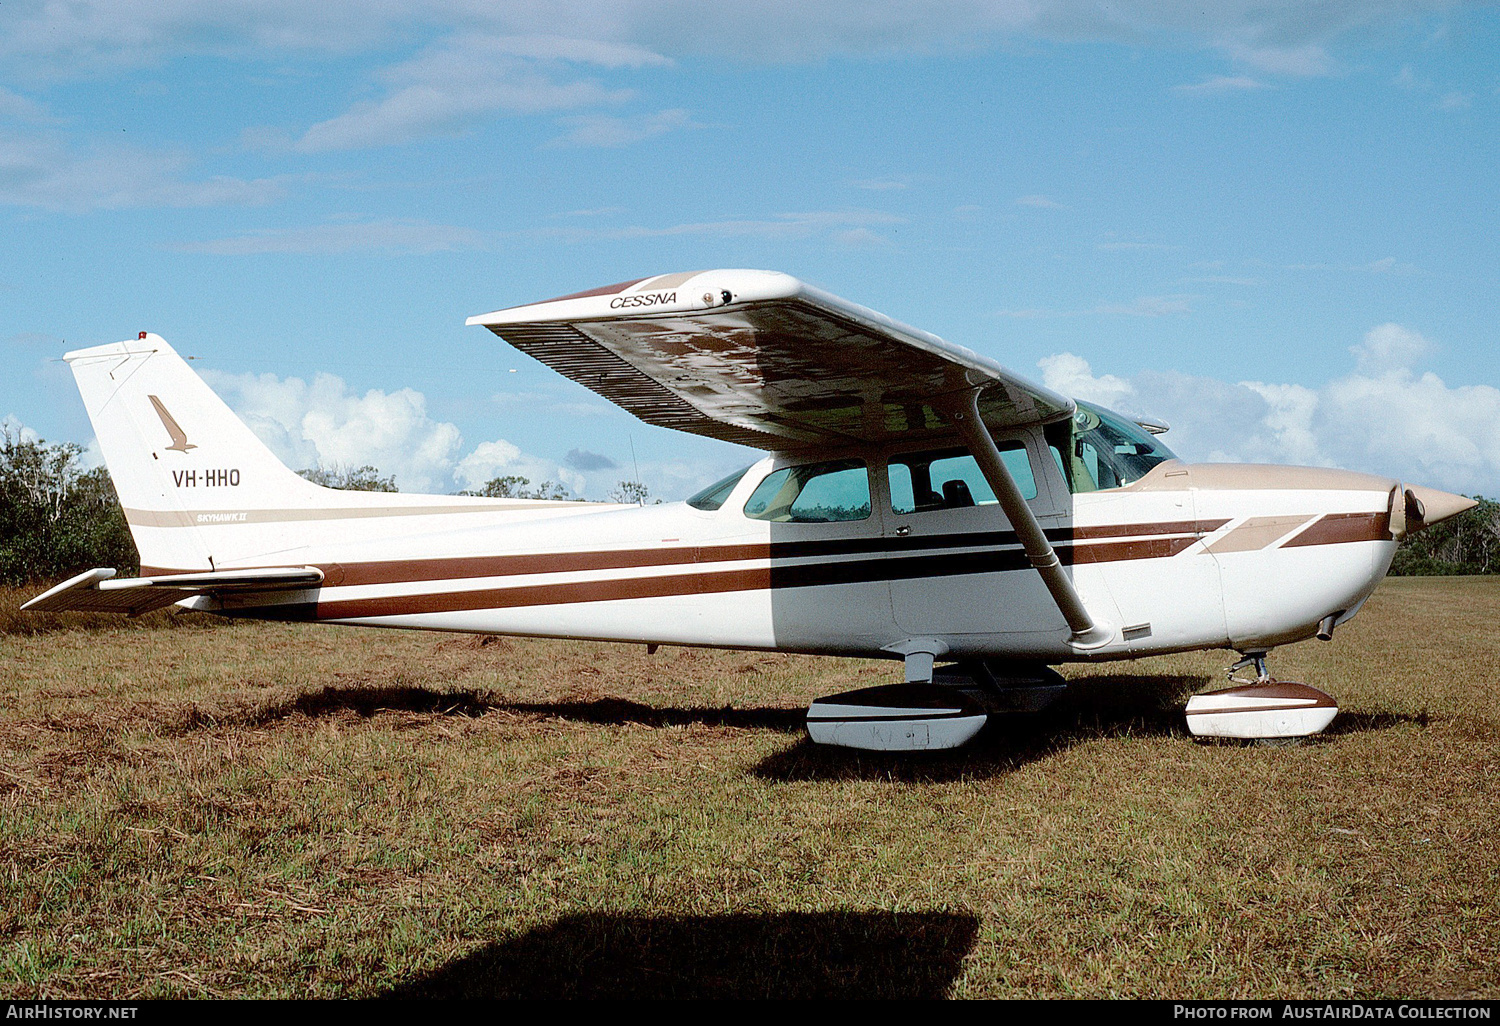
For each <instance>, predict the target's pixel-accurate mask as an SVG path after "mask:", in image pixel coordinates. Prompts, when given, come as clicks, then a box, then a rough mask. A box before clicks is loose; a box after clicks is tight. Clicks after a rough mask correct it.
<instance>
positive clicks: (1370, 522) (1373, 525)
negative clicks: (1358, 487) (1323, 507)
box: [1282, 510, 1392, 549]
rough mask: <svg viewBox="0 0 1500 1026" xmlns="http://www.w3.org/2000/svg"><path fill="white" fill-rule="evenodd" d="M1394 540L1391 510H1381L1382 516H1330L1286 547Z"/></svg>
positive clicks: (1288, 543)
mask: <svg viewBox="0 0 1500 1026" xmlns="http://www.w3.org/2000/svg"><path fill="white" fill-rule="evenodd" d="M1391 539H1392V535H1391V513H1390V510H1381V511H1380V512H1379V513H1329V514H1327V515H1326V516H1324V517H1323V518H1322V519H1321V520H1319V521H1318V522H1317V523H1315V524H1313V525H1312V526H1311V527H1309V528H1308V529H1307V530H1305V531H1303V532H1302V533H1301V534H1299V535H1297V537H1295V538H1293V539H1292V540H1291V541H1289V542H1287V543H1286V544H1285V545H1283V546H1282V548H1284V549H1291V548H1297V547H1299V546H1302V545H1337V544H1339V543H1340V542H1362V541H1390V540H1391Z"/></svg>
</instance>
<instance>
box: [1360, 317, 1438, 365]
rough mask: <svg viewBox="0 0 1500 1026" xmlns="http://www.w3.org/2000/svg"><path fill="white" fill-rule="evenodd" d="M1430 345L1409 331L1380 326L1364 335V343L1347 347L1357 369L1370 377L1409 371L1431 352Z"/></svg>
mask: <svg viewBox="0 0 1500 1026" xmlns="http://www.w3.org/2000/svg"><path fill="white" fill-rule="evenodd" d="M1432 348H1433V346H1432V343H1431V342H1429V341H1428V340H1427V339H1425V338H1423V337H1422V336H1421V335H1420V334H1419V333H1417V332H1415V331H1412V330H1411V329H1410V328H1403V327H1402V326H1401V325H1399V324H1381V325H1378V326H1376V327H1374V328H1371V329H1370V330H1369V331H1368V332H1366V333H1365V337H1364V341H1362V342H1360V343H1358V344H1357V345H1352V346H1350V347H1349V352H1351V353H1353V354H1354V358H1355V359H1356V360H1357V361H1358V363H1359V369H1360V370H1361V371H1364V372H1366V373H1369V374H1383V373H1385V372H1387V371H1393V370H1403V369H1409V368H1411V367H1412V365H1413V364H1415V363H1416V362H1417V361H1418V360H1420V359H1421V358H1422V357H1424V356H1426V355H1427V354H1428V353H1430V352H1432Z"/></svg>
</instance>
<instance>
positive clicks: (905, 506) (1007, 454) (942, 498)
mask: <svg viewBox="0 0 1500 1026" xmlns="http://www.w3.org/2000/svg"><path fill="white" fill-rule="evenodd" d="M998 444H999V449H1000V458H1001V459H1002V460H1003V461H1004V462H1005V467H1006V469H1007V470H1009V471H1010V476H1011V477H1012V478H1013V479H1014V480H1015V482H1016V487H1017V488H1019V489H1020V490H1021V497H1022V498H1023V499H1028V500H1029V499H1034V498H1036V478H1035V477H1034V476H1033V475H1032V473H1031V461H1030V459H1028V458H1027V454H1026V445H1025V443H1024V442H1000V443H998ZM887 476H888V478H889V480H890V483H891V511H892V512H894V513H898V514H906V513H930V512H932V511H934V510H940V509H961V508H964V507H967V506H988V505H992V504H993V503H994V502H995V501H996V500H995V493H994V491H992V490H991V489H990V485H989V482H988V481H986V480H985V478H984V472H983V471H981V470H980V469H979V464H978V463H977V462H976V461H975V459H974V457H973V456H972V455H971V454H970V453H969V451H968V450H967V449H937V450H933V451H930V452H909V453H902V454H901V455H899V456H892V457H891V460H890V463H889V464H888V465H887Z"/></svg>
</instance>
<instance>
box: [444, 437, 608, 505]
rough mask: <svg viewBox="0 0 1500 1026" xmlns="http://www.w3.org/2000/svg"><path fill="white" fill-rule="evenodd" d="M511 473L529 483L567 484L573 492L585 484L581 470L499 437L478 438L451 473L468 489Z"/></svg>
mask: <svg viewBox="0 0 1500 1026" xmlns="http://www.w3.org/2000/svg"><path fill="white" fill-rule="evenodd" d="M511 475H516V476H519V477H524V478H526V479H527V480H528V481H530V482H531V484H532V486H533V487H535V486H537V485H541V484H542V483H544V482H546V481H558V482H561V483H562V484H564V485H567V487H568V489H569V491H571V492H572V493H573V494H574V495H582V494H583V493H584V490H585V489H586V488H587V486H588V481H587V479H586V478H585V477H584V476H583V475H582V474H580V473H577V472H576V471H574V470H570V469H569V468H567V467H563V466H561V465H559V464H558V463H556V462H554V461H552V460H544V459H540V458H538V457H535V456H528V455H526V454H525V453H523V452H522V451H521V450H520V449H519V448H517V447H516V446H515V445H514V444H513V443H511V442H507V441H506V440H505V439H503V438H497V439H496V440H494V441H493V442H480V443H479V444H478V445H477V446H475V448H474V451H473V452H471V453H469V454H468V455H467V456H465V457H464V458H463V459H461V460H459V461H458V465H457V466H456V467H454V469H453V476H454V477H455V478H456V479H457V480H458V481H459V482H461V483H462V484H463V486H464V487H465V488H468V489H478V488H481V487H483V486H484V484H485V483H486V482H488V481H489V480H490V479H492V478H496V477H508V476H511Z"/></svg>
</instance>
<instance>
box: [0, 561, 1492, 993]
mask: <svg viewBox="0 0 1500 1026" xmlns="http://www.w3.org/2000/svg"><path fill="white" fill-rule="evenodd" d="M7 601H8V602H9V605H8V606H7V604H6V602H4V601H0V625H3V624H4V623H8V622H10V621H8V620H6V619H5V617H6V615H8V614H6V613H5V612H4V610H5V609H7V608H9V609H13V608H14V604H15V602H14V596H12V597H11V599H10V600H7ZM208 622H216V621H211V620H204V619H203V618H196V622H195V623H194V624H192V625H190V626H192V627H196V626H197V623H208ZM1497 622H1500V580H1496V579H1457V580H1454V579H1430V578H1407V579H1399V580H1390V581H1388V582H1386V583H1385V584H1384V585H1382V587H1381V589H1380V590H1379V592H1377V594H1376V595H1375V597H1374V598H1373V599H1372V600H1371V601H1370V603H1369V605H1368V607H1367V608H1366V609H1365V611H1364V612H1362V613H1361V614H1360V616H1359V617H1358V618H1357V619H1356V620H1355V621H1354V622H1352V623H1351V624H1349V625H1347V626H1345V627H1343V628H1340V630H1339V632H1338V636H1337V639H1336V641H1335V642H1334V643H1333V644H1331V645H1322V644H1318V643H1307V644H1303V645H1298V646H1294V647H1292V648H1289V649H1283V650H1279V651H1277V652H1276V653H1275V654H1274V655H1273V662H1272V666H1273V669H1274V670H1275V671H1276V672H1277V674H1278V676H1281V677H1284V678H1288V679H1297V680H1304V681H1306V682H1308V683H1311V684H1314V685H1316V686H1319V687H1323V688H1324V689H1325V690H1328V691H1329V692H1330V693H1332V694H1334V695H1335V696H1336V697H1337V698H1338V699H1339V701H1340V705H1341V706H1342V707H1343V712H1342V713H1341V714H1340V717H1339V719H1338V720H1337V721H1335V724H1334V726H1333V728H1332V729H1331V731H1330V733H1328V734H1327V735H1325V736H1324V737H1322V738H1319V739H1316V740H1313V741H1311V742H1309V743H1306V744H1302V745H1300V746H1295V747H1258V746H1244V745H1238V744H1226V743H1221V744H1203V743H1198V742H1194V741H1193V740H1191V739H1190V738H1188V737H1187V736H1186V734H1185V731H1184V728H1183V726H1182V719H1181V713H1180V708H1181V703H1182V702H1183V701H1184V700H1185V698H1186V696H1187V695H1188V694H1191V693H1192V692H1194V691H1200V690H1207V689H1210V688H1213V687H1217V686H1219V682H1220V678H1221V676H1222V669H1223V667H1224V666H1225V665H1226V664H1227V662H1228V661H1229V655H1228V653H1205V654H1197V655H1191V656H1173V657H1166V658H1160V659H1152V660H1142V661H1139V662H1135V663H1118V664H1109V665H1101V666H1097V667H1069V668H1066V670H1065V673H1066V675H1067V676H1068V677H1069V678H1070V680H1072V681H1073V682H1074V683H1075V684H1076V685H1077V686H1076V687H1074V688H1073V689H1071V693H1070V695H1069V697H1068V698H1067V699H1065V700H1064V701H1063V702H1062V703H1060V704H1059V705H1058V706H1056V707H1054V708H1053V709H1052V710H1050V711H1049V712H1048V713H1046V714H1043V715H1041V716H1033V717H1017V718H1015V719H1014V720H1012V721H1009V722H1005V723H998V724H995V725H992V727H991V728H989V729H987V731H986V732H985V733H984V734H982V735H981V736H980V738H979V739H977V741H976V742H975V743H974V744H973V745H971V746H970V747H968V748H966V749H964V750H961V751H959V752H957V753H952V754H931V755H923V756H915V757H913V756H907V757H877V756H871V755H868V754H863V755H862V754H858V753H852V752H847V751H838V750H824V749H816V748H813V747H812V746H811V745H809V744H808V743H807V741H806V740H805V738H804V735H803V733H802V730H801V712H802V710H803V709H804V708H805V706H806V703H807V702H808V701H809V700H810V699H811V698H813V697H816V696H818V695H821V694H827V693H830V692H833V691H837V690H843V689H847V688H849V687H853V686H861V685H864V684H869V683H876V682H879V681H883V680H887V679H891V678H892V676H893V674H894V672H895V670H896V667H895V664H893V663H867V662H858V661H851V660H834V659H814V658H802V657H791V656H779V655H764V654H754V653H721V652H707V651H695V650H686V649H663V650H661V651H660V652H658V653H657V654H656V655H655V656H649V657H648V656H647V655H646V654H645V652H644V650H643V649H642V648H641V647H639V646H634V647H632V646H610V645H594V644H573V643H562V642H547V641H523V640H495V639H491V640H490V642H489V643H487V644H486V643H482V642H481V640H480V639H473V638H466V637H457V636H444V635H433V634H420V633H409V632H377V631H359V630H355V629H348V628H336V627H316V626H305V625H279V624H257V623H231V624H227V625H224V626H219V627H217V628H215V629H213V630H204V629H187V628H179V629H140V628H139V626H120V627H113V628H109V627H105V628H101V627H99V626H98V625H97V622H95V621H86V622H72V621H69V620H67V619H66V618H62V619H59V620H57V621H55V622H50V623H49V624H48V629H47V630H46V631H44V632H42V633H35V634H15V633H8V634H5V635H3V636H0V646H3V652H0V993H3V994H4V995H5V996H7V997H16V998H31V997H40V996H52V997H89V998H104V997H111V998H125V997H172V996H237V997H238V996H256V997H263V996H330V997H331V996H356V997H358V996H370V995H381V994H396V995H403V996H417V995H432V994H439V995H441V994H453V995H458V994H467V995H491V994H497V995H531V994H544V995H552V994H556V995H570V994H592V995H612V994H639V995H649V994H674V995H723V996H734V995H753V994H787V995H796V994H842V995H848V994H860V995H862V994H883V995H935V994H951V995H953V996H958V997H1006V996H1025V997H1032V996H1039V997H1050V996H1073V995H1076V996H1089V997H1108V996H1140V997H1198V998H1209V997H1310V998H1337V997H1352V996H1358V997H1375V996H1404V997H1448V996H1483V997H1491V998H1493V997H1495V996H1497V994H1500V969H1497V967H1496V966H1497V952H1500V828H1497V826H1496V822H1495V809H1496V799H1497V796H1500V742H1497V738H1500V730H1497V726H1500V713H1497V712H1496V710H1495V705H1494V702H1495V692H1496V689H1495V674H1496V670H1495V667H1496V660H1495V658H1494V640H1493V639H1494V637H1495V635H1494V628H1495V624H1496V623H1497ZM172 623H173V621H172V618H171V617H170V616H168V615H166V614H162V615H160V616H158V617H157V618H156V619H155V620H153V621H152V622H151V623H150V624H148V625H147V626H150V627H153V628H170V627H171V626H172Z"/></svg>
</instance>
